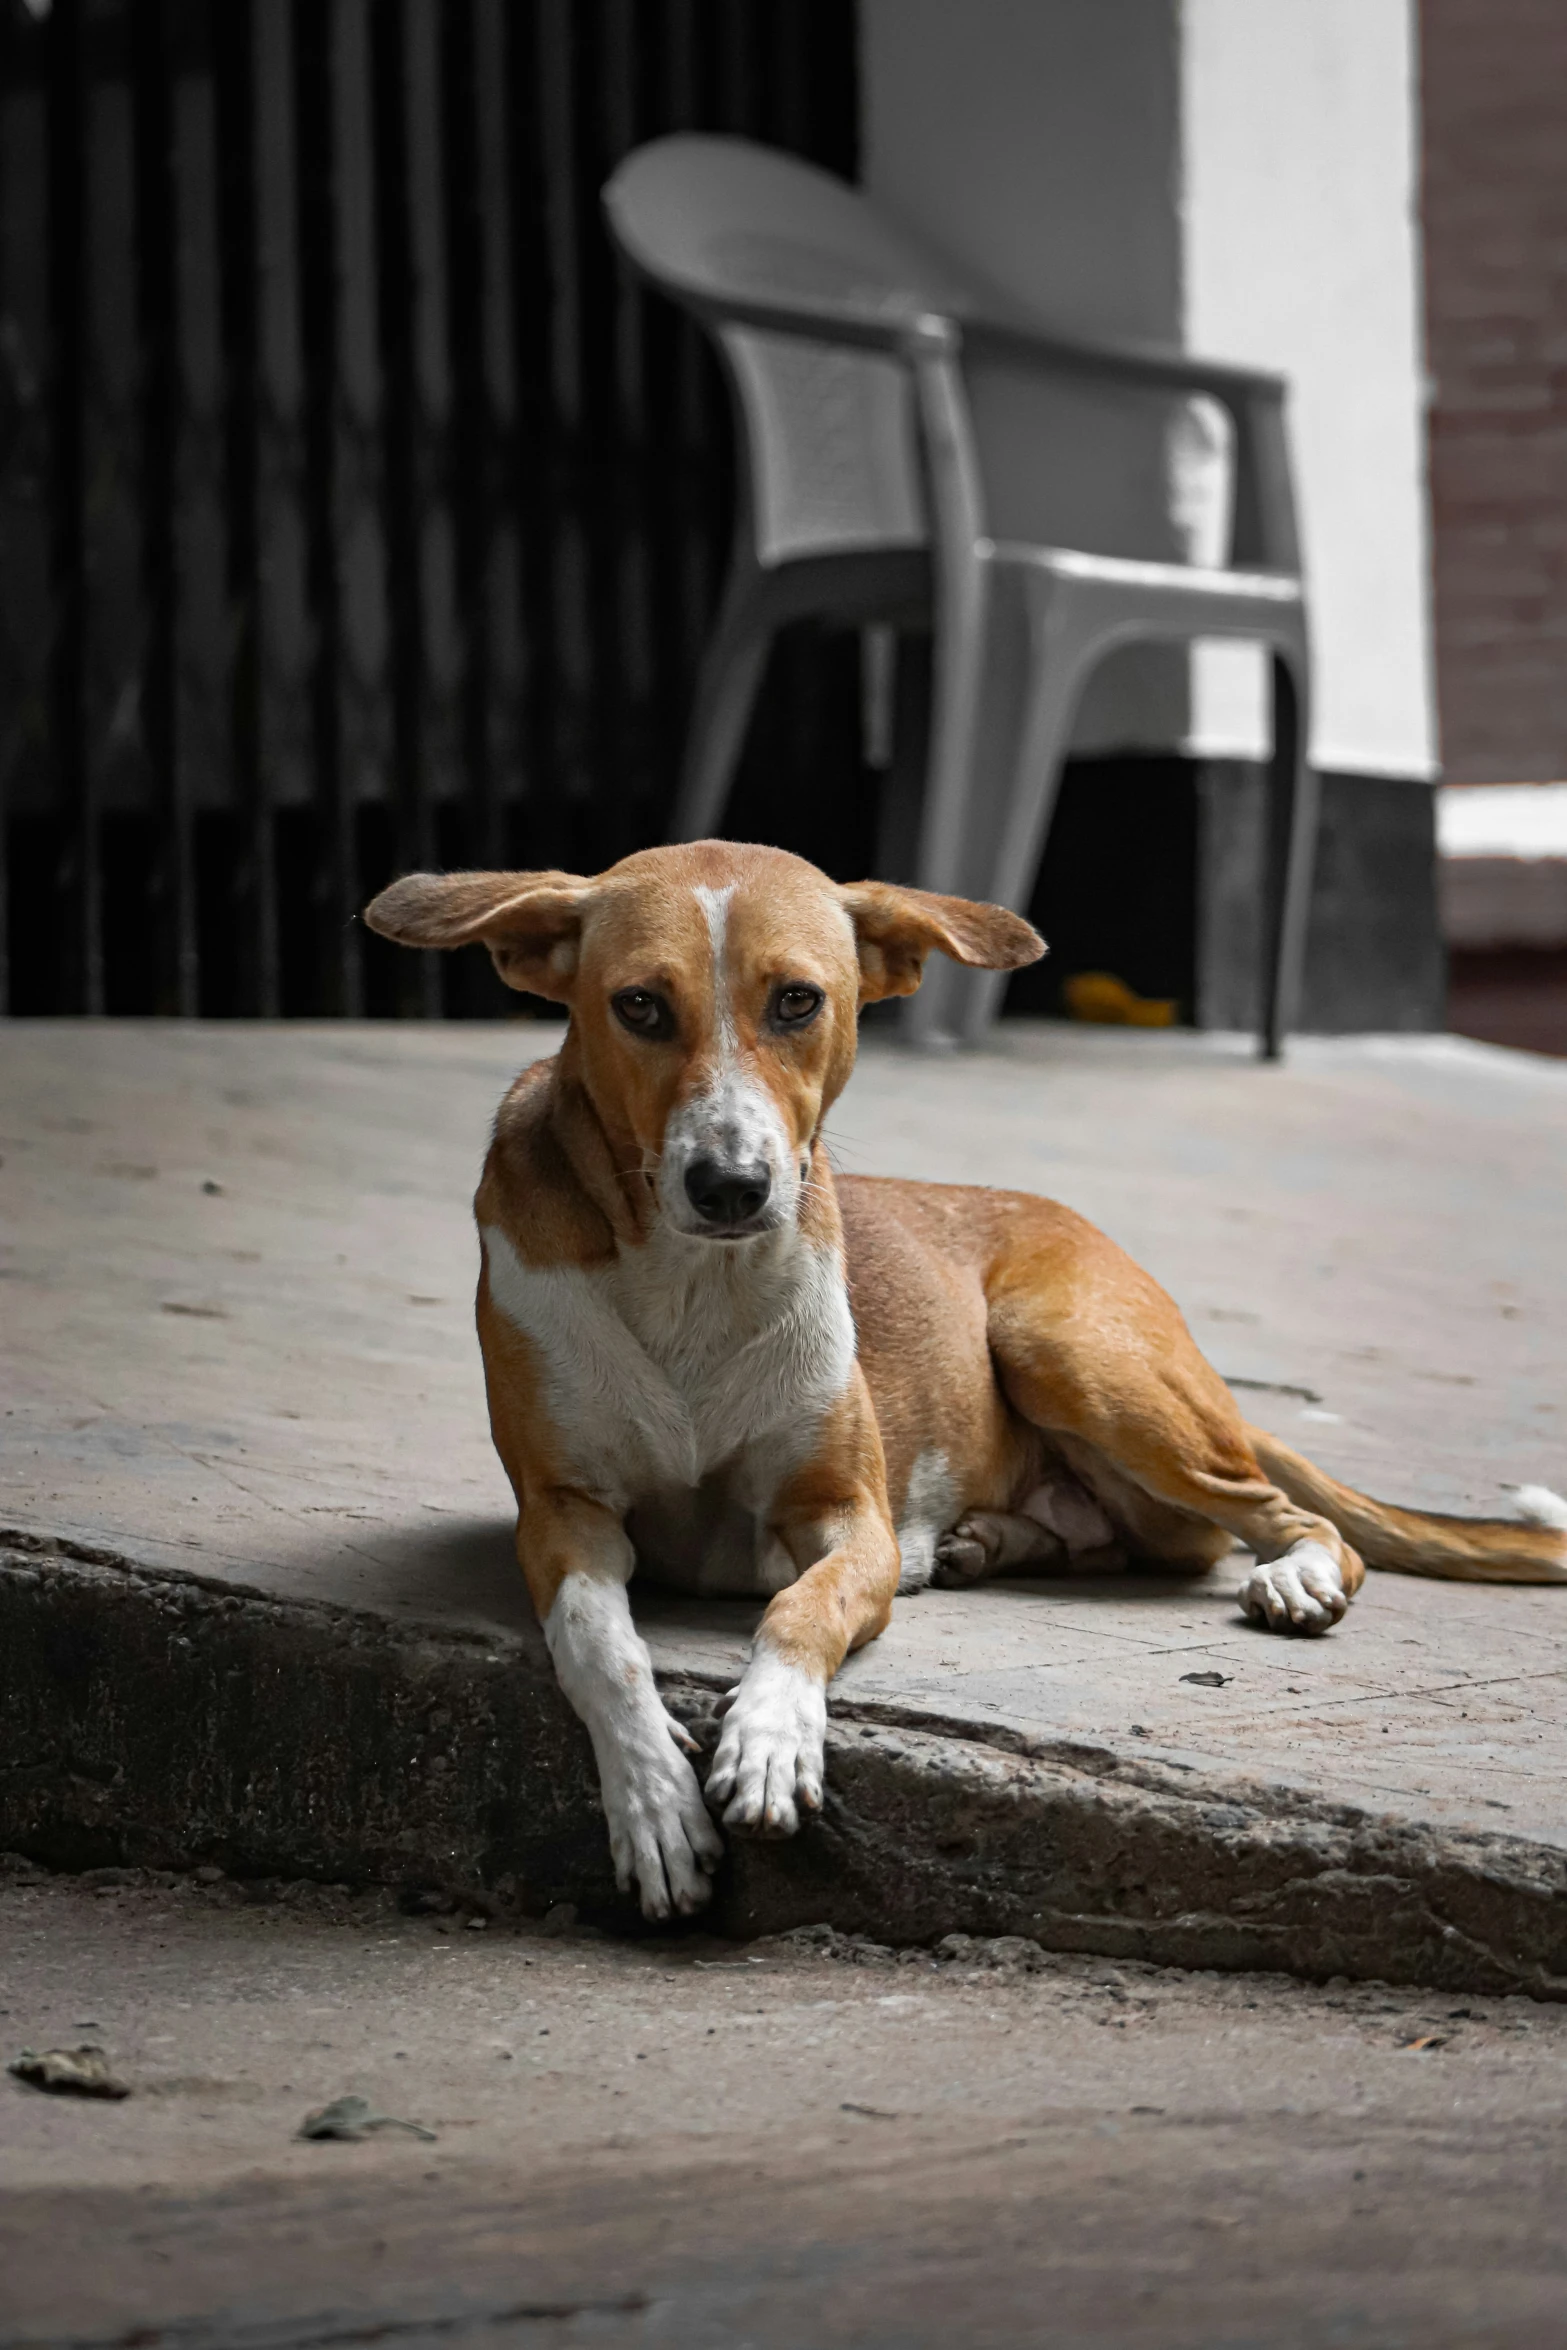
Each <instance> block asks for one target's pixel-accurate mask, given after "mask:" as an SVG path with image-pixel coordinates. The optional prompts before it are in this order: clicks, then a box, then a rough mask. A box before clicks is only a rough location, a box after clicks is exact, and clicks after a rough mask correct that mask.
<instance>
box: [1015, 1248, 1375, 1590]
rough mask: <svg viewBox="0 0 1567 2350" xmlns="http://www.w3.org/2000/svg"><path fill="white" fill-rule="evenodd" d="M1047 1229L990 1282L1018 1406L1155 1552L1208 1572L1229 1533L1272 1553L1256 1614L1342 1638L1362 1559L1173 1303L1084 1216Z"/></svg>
mask: <svg viewBox="0 0 1567 2350" xmlns="http://www.w3.org/2000/svg"><path fill="white" fill-rule="evenodd" d="M1040 1237H1041V1238H1044V1239H1047V1240H1048V1242H1049V1244H1050V1245H1049V1246H1048V1247H1040V1246H1037V1245H1035V1246H1030V1245H1029V1243H1030V1241H1032V1240H1033V1238H1034V1236H1033V1235H1032V1234H1028V1233H1020V1234H1019V1235H1018V1245H1015V1246H1014V1248H1013V1249H1011V1250H1009V1251H1008V1252H1007V1254H1006V1255H1005V1256H1003V1257H1002V1259H1001V1260H1000V1262H999V1263H998V1264H997V1266H996V1268H995V1270H994V1272H993V1273H992V1275H991V1279H990V1282H989V1284H988V1296H989V1307H990V1315H989V1333H988V1334H989V1339H990V1346H991V1351H992V1354H993V1357H994V1360H995V1363H996V1371H997V1376H998V1378H999V1379H1000V1381H1001V1385H1002V1387H1003V1389H1004V1391H1005V1393H1006V1395H1007V1397H1008V1400H1009V1401H1010V1402H1011V1404H1012V1405H1013V1407H1014V1409H1015V1410H1016V1411H1018V1412H1019V1413H1021V1414H1022V1416H1023V1417H1024V1418H1025V1419H1026V1420H1029V1421H1031V1422H1032V1423H1033V1425H1034V1426H1035V1427H1036V1428H1039V1429H1041V1430H1043V1431H1044V1432H1045V1433H1046V1434H1047V1435H1048V1436H1050V1437H1051V1439H1052V1440H1053V1441H1054V1442H1055V1443H1056V1444H1058V1445H1059V1446H1060V1447H1061V1448H1062V1450H1063V1451H1064V1452H1065V1453H1066V1456H1067V1458H1068V1460H1069V1461H1070V1463H1071V1466H1072V1467H1073V1469H1074V1470H1075V1471H1076V1472H1077V1474H1078V1475H1079V1476H1080V1477H1081V1476H1085V1475H1086V1477H1087V1479H1088V1481H1089V1482H1090V1483H1091V1484H1092V1486H1093V1488H1094V1491H1095V1494H1096V1498H1097V1499H1098V1500H1099V1501H1100V1502H1101V1503H1102V1504H1103V1505H1104V1506H1105V1507H1106V1509H1107V1512H1108V1514H1109V1515H1110V1517H1111V1518H1112V1519H1113V1520H1114V1521H1116V1522H1117V1524H1118V1525H1119V1526H1121V1527H1122V1528H1124V1530H1125V1533H1126V1535H1127V1536H1128V1538H1129V1540H1130V1542H1131V1543H1132V1544H1133V1545H1134V1546H1135V1547H1136V1548H1138V1549H1139V1550H1141V1551H1142V1553H1143V1555H1144V1556H1149V1555H1152V1556H1156V1557H1165V1558H1168V1559H1170V1560H1171V1562H1172V1563H1175V1564H1180V1565H1184V1566H1188V1567H1189V1566H1192V1565H1200V1564H1202V1563H1204V1553H1205V1552H1206V1555H1207V1557H1208V1558H1210V1559H1211V1558H1212V1557H1214V1556H1217V1555H1219V1553H1220V1552H1222V1548H1223V1545H1222V1544H1219V1543H1217V1542H1216V1539H1215V1538H1214V1537H1213V1536H1212V1535H1210V1534H1208V1533H1207V1532H1206V1531H1205V1530H1206V1529H1207V1528H1213V1527H1217V1528H1221V1529H1223V1531H1224V1532H1226V1533H1228V1534H1230V1535H1233V1536H1235V1537H1237V1538H1238V1539H1239V1540H1240V1541H1241V1542H1243V1543H1244V1544H1245V1546H1246V1548H1247V1549H1248V1550H1249V1551H1251V1552H1252V1553H1253V1555H1254V1556H1255V1558H1256V1560H1257V1566H1256V1569H1255V1571H1254V1573H1253V1574H1252V1575H1251V1576H1250V1577H1249V1579H1248V1581H1247V1583H1246V1585H1245V1587H1244V1589H1243V1591H1242V1594H1241V1604H1242V1606H1243V1607H1244V1608H1245V1610H1246V1612H1247V1613H1248V1614H1249V1615H1250V1616H1252V1617H1253V1618H1254V1619H1255V1620H1256V1621H1257V1622H1259V1623H1263V1624H1267V1625H1269V1626H1271V1627H1272V1628H1273V1629H1274V1630H1276V1631H1285V1632H1288V1631H1298V1632H1325V1631H1327V1630H1328V1629H1329V1628H1330V1626H1331V1625H1333V1624H1335V1623H1337V1621H1338V1620H1339V1618H1340V1617H1341V1616H1342V1615H1343V1614H1344V1611H1345V1609H1346V1608H1347V1606H1348V1605H1349V1601H1350V1599H1351V1598H1352V1597H1353V1595H1354V1593H1355V1592H1356V1591H1357V1590H1358V1589H1359V1587H1360V1584H1361V1582H1362V1581H1363V1580H1364V1576H1365V1569H1364V1567H1363V1565H1362V1563H1361V1561H1360V1558H1359V1557H1358V1555H1357V1554H1356V1553H1355V1552H1354V1551H1353V1550H1352V1549H1351V1548H1350V1546H1349V1544H1348V1543H1347V1542H1346V1541H1345V1540H1344V1539H1343V1537H1342V1535H1341V1534H1340V1533H1339V1531H1338V1529H1337V1528H1336V1527H1335V1526H1334V1525H1332V1524H1331V1523H1330V1522H1329V1520H1328V1519H1326V1518H1324V1517H1319V1516H1317V1515H1316V1514H1315V1513H1314V1512H1313V1511H1311V1510H1308V1509H1304V1508H1302V1507H1300V1506H1299V1505H1298V1504H1297V1503H1295V1502H1293V1501H1292V1500H1291V1499H1290V1498H1289V1496H1288V1494H1286V1493H1285V1492H1283V1491H1282V1490H1281V1488H1280V1487H1279V1486H1277V1485H1275V1484H1273V1483H1272V1482H1271V1480H1270V1479H1269V1478H1268V1477H1267V1476H1266V1474H1265V1473H1264V1471H1263V1469H1262V1466H1261V1464H1260V1462H1259V1461H1258V1459H1257V1456H1256V1454H1255V1453H1254V1452H1253V1450H1252V1447H1251V1442H1250V1434H1249V1431H1248V1429H1247V1426H1246V1423H1245V1421H1244V1420H1243V1418H1242V1417H1241V1414H1240V1411H1239V1410H1238V1408H1237V1406H1236V1404H1235V1401H1234V1398H1233V1397H1232V1396H1231V1394H1230V1391H1229V1389H1228V1388H1227V1387H1226V1386H1225V1384H1224V1382H1223V1380H1222V1379H1221V1378H1220V1377H1219V1375H1218V1373H1217V1372H1216V1371H1215V1370H1213V1368H1212V1367H1211V1365H1209V1364H1208V1363H1207V1362H1206V1361H1205V1360H1204V1359H1203V1357H1202V1355H1201V1354H1200V1353H1199V1352H1198V1349H1197V1347H1196V1345H1195V1344H1194V1342H1193V1340H1192V1337H1191V1334H1190V1332H1189V1331H1188V1330H1187V1328H1186V1325H1185V1323H1184V1321H1183V1320H1182V1319H1181V1316H1180V1314H1179V1312H1178V1311H1177V1309H1176V1307H1175V1305H1174V1303H1173V1301H1172V1300H1171V1299H1170V1298H1168V1297H1167V1296H1166V1295H1165V1293H1164V1291H1163V1290H1162V1289H1160V1288H1159V1286H1158V1284H1157V1282H1155V1281H1153V1280H1151V1279H1150V1278H1149V1276H1148V1275H1147V1274H1146V1273H1144V1272H1142V1271H1141V1269H1140V1268H1139V1267H1138V1266H1136V1265H1134V1264H1133V1263H1132V1262H1131V1260H1130V1259H1129V1258H1127V1257H1126V1256H1125V1255H1124V1254H1123V1253H1122V1251H1121V1250H1120V1249H1118V1248H1116V1247H1115V1245H1114V1243H1113V1242H1111V1241H1108V1240H1106V1239H1105V1237H1104V1236H1103V1234H1101V1233H1098V1232H1095V1231H1093V1229H1092V1228H1091V1227H1090V1226H1087V1225H1082V1224H1080V1223H1079V1222H1078V1220H1077V1219H1076V1218H1073V1219H1071V1223H1070V1226H1067V1227H1065V1228H1063V1226H1062V1224H1061V1223H1060V1222H1057V1223H1056V1224H1055V1225H1054V1226H1053V1227H1052V1228H1051V1229H1050V1230H1049V1232H1048V1234H1046V1235H1041V1236H1040ZM1063 1241H1065V1242H1067V1243H1068V1245H1067V1246H1065V1247H1063V1245H1062V1243H1063ZM1096 1461H1097V1462H1100V1463H1102V1464H1103V1469H1102V1473H1101V1474H1100V1475H1097V1476H1096V1475H1095V1471H1094V1464H1095V1462H1096ZM1139 1497H1146V1499H1147V1501H1148V1503H1150V1504H1152V1505H1153V1506H1152V1507H1151V1508H1141V1507H1139V1506H1138V1498H1139ZM1118 1503H1119V1506H1118Z"/></svg>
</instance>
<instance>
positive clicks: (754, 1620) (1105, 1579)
mask: <svg viewBox="0 0 1567 2350" xmlns="http://www.w3.org/2000/svg"><path fill="white" fill-rule="evenodd" d="M514 1542H515V1538H514V1531H513V1525H512V1522H511V1521H510V1520H509V1519H506V1518H499V1517H463V1518H444V1519H440V1520H437V1521H435V1522H434V1523H432V1522H431V1521H430V1520H428V1519H426V1520H424V1521H423V1522H415V1523H401V1524H391V1525H386V1526H382V1527H378V1528H377V1529H376V1532H375V1535H374V1537H373V1540H372V1541H371V1542H369V1543H368V1544H366V1545H365V1546H364V1550H365V1551H366V1552H368V1554H369V1556H368V1559H367V1561H366V1563H367V1564H368V1565H369V1566H370V1568H371V1581H372V1584H373V1595H372V1594H371V1593H368V1592H367V1593H366V1596H371V1597H372V1604H373V1605H374V1606H375V1607H376V1608H377V1610H378V1611H380V1612H384V1613H387V1614H389V1615H391V1616H393V1617H395V1618H401V1619H402V1620H403V1621H405V1622H408V1621H421V1622H424V1623H436V1624H442V1625H445V1626H448V1627H450V1628H453V1629H457V1630H469V1631H478V1632H489V1633H499V1634H502V1635H503V1636H505V1637H507V1638H510V1639H516V1640H521V1641H523V1642H524V1643H526V1644H527V1645H528V1646H530V1647H532V1646H534V1645H535V1644H537V1645H538V1646H539V1648H540V1649H541V1650H542V1635H541V1633H540V1630H539V1626H538V1620H537V1618H536V1616H535V1615H534V1611H533V1605H532V1601H531V1600H530V1598H529V1595H528V1587H527V1583H526V1581H525V1580H524V1578H523V1574H522V1570H521V1568H520V1567H519V1566H518V1564H517V1554H516V1549H515V1546H514ZM1213 1575H1214V1570H1211V1569H1210V1570H1208V1571H1207V1572H1198V1571H1196V1570H1194V1571H1192V1572H1190V1573H1183V1572H1182V1571H1180V1570H1179V1569H1176V1568H1172V1567H1171V1566H1170V1565H1169V1564H1168V1563H1167V1562H1162V1561H1161V1562H1155V1561H1149V1562H1148V1563H1147V1564H1146V1565H1140V1564H1137V1563H1133V1564H1132V1565H1130V1566H1128V1567H1124V1568H1117V1569H1115V1570H1113V1571H1109V1572H1106V1573H1102V1574H1081V1573H1078V1574H1067V1573H1063V1574H1057V1575H1052V1574H1040V1573H1038V1572H1036V1573H1034V1574H1030V1575H1003V1576H998V1577H996V1578H995V1579H994V1580H992V1581H989V1582H982V1583H973V1584H967V1585H962V1586H958V1587H955V1588H954V1587H950V1586H948V1587H943V1586H940V1585H934V1584H933V1585H930V1586H927V1588H926V1589H925V1590H924V1591H918V1592H909V1593H907V1594H905V1595H904V1596H903V1597H902V1598H900V1600H899V1601H898V1613H899V1614H901V1613H902V1612H903V1611H904V1610H905V1609H909V1610H917V1609H919V1608H921V1607H922V1606H924V1605H926V1604H927V1603H928V1601H929V1600H932V1599H936V1600H948V1599H961V1600H965V1601H968V1602H969V1603H971V1604H974V1605H978V1606H983V1605H984V1604H985V1603H986V1602H987V1601H990V1600H992V1599H994V1598H995V1597H996V1596H998V1595H1008V1594H1015V1595H1017V1596H1019V1597H1028V1598H1033V1599H1038V1600H1043V1601H1045V1602H1046V1603H1047V1607H1048V1612H1052V1613H1053V1612H1054V1611H1056V1610H1058V1609H1060V1608H1062V1607H1064V1606H1070V1607H1073V1608H1078V1609H1086V1608H1098V1607H1105V1606H1109V1607H1124V1606H1127V1605H1136V1606H1137V1607H1139V1608H1157V1607H1159V1606H1160V1605H1161V1604H1162V1605H1174V1604H1178V1603H1189V1602H1190V1601H1191V1600H1192V1599H1193V1598H1194V1597H1196V1596H1197V1595H1199V1594H1200V1593H1202V1592H1204V1591H1207V1592H1209V1593H1212V1592H1213ZM362 1588H363V1586H362ZM1214 1595H1215V1596H1217V1594H1214ZM630 1596H631V1605H632V1612H633V1614H634V1616H635V1617H636V1620H637V1622H638V1623H639V1624H640V1625H641V1626H642V1628H643V1630H644V1632H645V1633H647V1635H648V1636H649V1637H650V1638H652V1639H654V1640H655V1642H656V1641H657V1638H658V1636H659V1635H660V1634H663V1635H665V1636H670V1637H677V1638H678V1637H680V1636H681V1635H688V1636H693V1637H698V1638H701V1639H703V1640H704V1641H706V1640H716V1641H717V1642H718V1643H719V1644H720V1645H721V1646H722V1647H723V1648H724V1649H726V1650H727V1649H730V1648H731V1647H732V1648H733V1649H734V1651H735V1652H736V1653H738V1652H739V1651H740V1650H741V1649H742V1648H743V1646H744V1644H745V1643H746V1642H748V1641H749V1639H750V1637H751V1634H752V1633H753V1632H754V1631H755V1629H756V1626H757V1624H758V1623H759V1622H760V1620H761V1616H762V1612H763V1609H764V1607H765V1605H766V1603H765V1601H763V1600H760V1599H738V1598H721V1597H718V1596H716V1595H711V1594H704V1595H702V1596H700V1597H698V1596H696V1595H694V1594H687V1593H682V1592H678V1591H672V1590H670V1589H669V1588H668V1586H667V1584H664V1583H661V1582H655V1581H654V1580H653V1579H652V1578H651V1577H650V1576H646V1575H640V1574H639V1575H634V1576H633V1578H632V1582H631V1594H630ZM715 1661H716V1660H715Z"/></svg>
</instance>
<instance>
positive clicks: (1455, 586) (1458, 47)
mask: <svg viewBox="0 0 1567 2350" xmlns="http://www.w3.org/2000/svg"><path fill="white" fill-rule="evenodd" d="M1421 38H1422V84H1423V92H1422V96H1423V108H1422V112H1423V125H1424V156H1423V172H1424V187H1423V210H1424V231H1425V270H1426V316H1427V337H1428V363H1429V368H1430V373H1431V376H1432V379H1433V383H1434V406H1433V409H1432V414H1431V446H1430V469H1431V501H1432V522H1433V556H1434V566H1435V605H1436V650H1437V693H1438V700H1439V704H1440V709H1441V719H1442V745H1443V757H1444V763H1445V769H1446V773H1447V774H1448V775H1449V776H1450V777H1451V778H1452V779H1454V780H1455V781H1472V782H1488V781H1509V780H1514V779H1516V780H1520V781H1522V780H1525V779H1527V778H1529V777H1543V776H1567V659H1564V647H1567V165H1564V160H1563V159H1564V157H1567V0H1422V6H1421Z"/></svg>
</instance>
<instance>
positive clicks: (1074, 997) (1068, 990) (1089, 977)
mask: <svg viewBox="0 0 1567 2350" xmlns="http://www.w3.org/2000/svg"><path fill="white" fill-rule="evenodd" d="M1063 993H1064V994H1065V996H1066V1008H1067V1010H1068V1011H1069V1012H1070V1013H1071V1015H1072V1018H1073V1019H1074V1020H1092V1021H1094V1022H1096V1023H1097V1024H1098V1026H1100V1027H1101V1028H1173V1027H1174V1026H1175V1016H1176V1005H1175V1002H1174V1000H1173V998H1171V997H1168V996H1142V995H1137V994H1135V993H1134V992H1133V990H1132V989H1131V988H1129V987H1128V986H1127V984H1126V981H1125V980H1124V979H1117V978H1116V976H1115V974H1114V972H1113V971H1075V972H1074V973H1073V974H1072V977H1071V978H1070V979H1069V980H1068V981H1067V982H1066V985H1065V988H1064V990H1063Z"/></svg>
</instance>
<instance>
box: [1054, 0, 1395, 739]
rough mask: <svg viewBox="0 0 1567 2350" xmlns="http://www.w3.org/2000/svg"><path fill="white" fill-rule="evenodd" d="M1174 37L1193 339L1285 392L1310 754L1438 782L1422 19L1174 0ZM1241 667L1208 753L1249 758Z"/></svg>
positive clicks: (1211, 710)
mask: <svg viewBox="0 0 1567 2350" xmlns="http://www.w3.org/2000/svg"><path fill="white" fill-rule="evenodd" d="M1049 4H1050V0H1045V5H1047V6H1048V5H1049ZM1180 21H1181V114H1182V133H1181V147H1182V155H1183V171H1182V200H1181V209H1182V253H1183V270H1184V279H1185V289H1184V304H1183V309H1184V334H1185V341H1186V345H1187V348H1188V349H1189V350H1193V351H1203V352H1206V353H1209V354H1211V355H1212V356H1213V357H1215V358H1221V359H1242V360H1251V361H1254V362H1255V363H1257V364H1259V365H1261V366H1266V367H1277V368H1280V369H1282V370H1283V372H1284V373H1285V374H1286V375H1288V376H1289V378H1290V380H1291V383H1292V386H1293V397H1292V401H1291V411H1290V415H1291V426H1292V434H1293V445H1294V452H1295V464H1296V474H1297V486H1298V490H1299V495H1300V504H1301V522H1302V532H1303V537H1304V541H1305V558H1306V566H1307V572H1308V576H1309V579H1310V584H1311V592H1312V602H1313V612H1314V616H1315V623H1316V647H1315V650H1316V669H1317V711H1316V719H1315V724H1314V727H1313V747H1314V755H1315V758H1316V761H1317V764H1318V765H1319V766H1321V767H1325V768H1329V769H1338V770H1341V771H1347V772H1349V773H1351V774H1392V775H1418V776H1428V775H1430V774H1431V773H1432V772H1433V770H1434V763H1435V720H1434V716H1433V705H1432V681H1431V648H1430V616H1429V578H1430V569H1429V549H1428V544H1427V507H1426V486H1425V408H1424V390H1423V384H1424V368H1423V355H1422V347H1421V324H1420V306H1419V269H1420V255H1419V243H1418V225H1417V210H1416V207H1417V203H1418V168H1419V164H1418V144H1417V118H1416V112H1415V108H1416V102H1417V92H1418V84H1417V60H1416V55H1415V38H1416V29H1415V22H1414V10H1413V7H1412V6H1411V5H1410V0H1182V6H1181V11H1180ZM1237 654H1238V656H1239V657H1238V659H1237ZM1249 665H1250V666H1252V667H1253V670H1255V664H1254V662H1252V663H1251V664H1249V662H1248V656H1247V654H1246V652H1245V650H1244V648H1232V647H1226V648H1223V650H1222V652H1220V651H1218V650H1217V649H1215V650H1214V651H1210V650H1208V649H1207V648H1204V651H1203V654H1202V656H1201V657H1200V658H1199V661H1198V664H1197V671H1196V677H1195V680H1194V709H1193V736H1194V739H1195V741H1196V742H1197V744H1198V745H1199V746H1200V747H1201V748H1203V749H1205V750H1210V749H1211V750H1213V751H1223V750H1225V749H1227V748H1231V747H1235V746H1241V747H1247V746H1249V745H1250V744H1251V743H1252V742H1253V741H1254V740H1255V738H1256V736H1257V733H1258V728H1259V720H1258V715H1257V713H1258V706H1259V702H1260V679H1259V678H1256V677H1255V675H1254V677H1253V679H1252V680H1248V677H1247V670H1248V666H1249Z"/></svg>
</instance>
